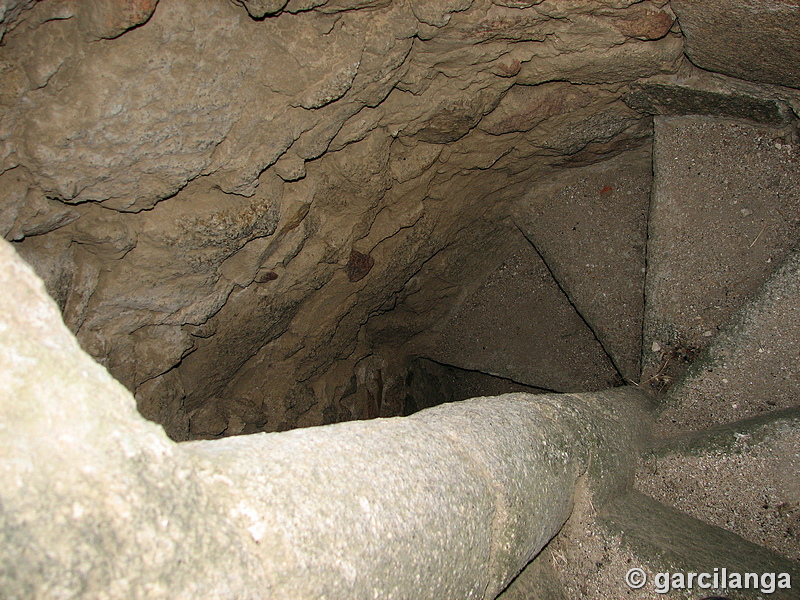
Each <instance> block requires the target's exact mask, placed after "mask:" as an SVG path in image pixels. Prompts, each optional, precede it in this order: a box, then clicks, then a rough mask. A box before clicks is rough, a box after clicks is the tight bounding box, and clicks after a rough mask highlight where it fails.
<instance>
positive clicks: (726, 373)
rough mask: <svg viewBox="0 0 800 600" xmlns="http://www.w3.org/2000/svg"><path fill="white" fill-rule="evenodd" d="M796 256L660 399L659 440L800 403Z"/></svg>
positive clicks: (799, 260)
mask: <svg viewBox="0 0 800 600" xmlns="http://www.w3.org/2000/svg"><path fill="white" fill-rule="evenodd" d="M798 340H800V251H797V250H796V251H793V252H791V253H790V254H789V256H788V257H787V258H786V260H785V261H784V263H783V264H782V265H781V266H780V267H779V268H778V269H777V270H776V271H775V273H774V274H773V275H772V277H770V279H769V281H767V283H766V284H765V285H764V286H763V287H762V289H761V290H760V291H759V292H758V293H757V294H756V295H754V296H753V298H752V299H751V300H750V301H748V302H747V304H746V305H745V306H743V307H742V309H741V310H740V311H739V312H738V313H737V314H736V315H735V317H734V318H733V319H732V320H731V322H730V323H729V324H728V325H727V326H726V327H725V328H724V329H723V330H722V331H721V332H720V333H719V334H718V335H717V336H716V338H715V339H714V342H713V344H712V345H711V346H710V347H709V348H708V349H707V351H706V352H704V353H703V354H702V356H701V357H700V358H699V359H698V360H697V361H696V363H695V364H694V365H692V367H691V369H690V370H689V371H687V372H686V374H685V376H684V377H683V378H682V379H681V380H679V381H678V382H677V383H676V384H675V385H674V386H673V387H672V388H671V389H670V390H669V392H668V394H667V395H666V396H665V398H664V399H663V402H664V406H665V407H666V408H665V409H664V410H663V412H662V414H661V415H660V416H659V418H658V421H657V430H658V431H659V432H660V433H661V434H662V435H673V434H676V433H680V432H683V431H697V430H700V429H704V428H706V427H710V426H713V425H716V424H719V423H731V422H734V421H737V420H740V419H743V418H747V417H750V416H754V415H757V414H760V413H763V412H769V411H772V410H779V409H782V408H789V407H792V406H797V405H798V404H800V364H799V363H798V358H800V354H799V352H800V345H799V343H798Z"/></svg>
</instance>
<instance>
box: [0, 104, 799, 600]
mask: <svg viewBox="0 0 800 600" xmlns="http://www.w3.org/2000/svg"><path fill="white" fill-rule="evenodd" d="M791 136H792V132H791V130H790V129H783V128H776V127H772V126H764V125H763V124H757V123H753V122H747V121H742V120H733V119H724V118H718V117H707V116H692V115H684V116H669V117H657V118H656V119H655V129H654V144H653V150H652V163H648V162H644V163H643V162H642V161H641V154H637V153H641V152H645V153H649V152H650V150H649V149H647V148H645V149H640V150H637V151H636V152H635V153H633V154H622V155H620V156H619V157H617V158H616V159H613V160H611V161H608V162H606V163H601V164H599V165H594V166H593V167H591V168H590V169H589V170H582V171H580V172H579V173H578V174H577V175H575V176H574V177H573V180H572V181H571V182H568V183H567V184H565V183H564V182H563V181H559V182H554V184H553V188H552V190H551V192H548V193H554V194H555V193H560V194H564V195H565V198H564V203H563V206H564V207H566V208H565V210H564V213H563V215H562V216H563V226H564V227H566V228H567V229H568V231H574V232H575V233H576V234H577V233H578V232H580V231H584V232H585V235H587V236H589V237H590V238H591V237H592V236H594V238H595V239H594V243H593V244H592V245H583V246H580V245H570V244H567V245H566V246H565V250H564V252H563V253H561V251H559V250H558V249H557V248H556V247H555V246H553V245H552V239H550V238H548V237H547V235H546V234H548V233H551V234H553V236H554V237H556V238H557V237H558V236H559V235H563V234H562V232H560V231H559V227H560V226H561V225H559V223H558V221H551V227H550V230H548V231H536V230H535V229H534V228H533V226H532V223H535V222H536V220H535V219H534V220H533V221H531V222H529V223H527V224H526V222H525V221H524V216H525V214H526V213H527V214H531V213H533V214H535V211H536V210H537V209H536V201H535V198H528V199H526V201H525V203H523V204H522V205H521V206H522V209H520V211H519V212H518V213H517V215H516V223H517V226H518V227H519V229H520V230H521V231H522V232H523V234H524V235H523V236H522V237H521V239H520V246H519V250H518V252H517V253H516V254H514V255H513V256H512V257H511V258H510V259H508V260H507V261H506V263H505V264H504V265H503V266H501V267H500V268H499V269H497V270H496V271H495V272H494V273H492V274H491V275H490V276H489V278H488V279H487V280H486V281H485V282H484V284H483V285H482V286H480V287H479V288H478V289H477V291H476V292H475V293H474V294H473V295H472V296H471V297H470V298H468V299H467V300H466V301H465V302H464V303H462V305H461V307H460V309H458V311H456V313H455V314H454V315H453V317H452V318H451V319H450V321H449V322H448V323H447V324H446V325H445V326H444V327H443V328H442V331H441V337H440V342H439V345H438V346H437V348H436V349H435V350H434V351H432V352H431V353H430V358H431V359H433V360H429V361H428V363H429V364H428V367H427V368H428V369H429V372H428V375H427V376H426V377H428V380H429V381H430V380H431V379H434V380H435V379H436V377H437V371H436V369H437V368H438V369H440V371H438V376H439V377H441V376H442V375H441V373H442V370H443V371H444V372H445V373H450V374H452V371H453V370H454V369H458V370H459V371H464V372H467V373H472V375H473V376H474V375H476V374H477V375H478V376H479V377H477V378H475V377H473V378H472V380H471V381H472V383H471V384H470V385H469V386H467V388H462V390H461V391H460V393H461V394H464V393H466V395H468V396H475V395H481V390H483V392H485V393H487V394H488V393H489V392H491V393H492V394H496V393H500V392H506V391H508V392H513V391H527V392H533V394H519V393H517V394H510V395H500V396H497V397H495V398H485V397H484V398H476V399H474V400H468V401H466V402H463V403H455V404H443V405H442V406H438V407H435V408H431V409H429V410H422V411H419V412H418V413H416V414H413V415H411V416H409V417H407V418H403V419H388V420H387V419H375V420H369V421H360V422H351V423H342V424H338V425H332V426H327V427H318V428H309V429H302V430H297V431H292V432H285V433H273V434H260V435H250V436H239V437H230V438H226V439H219V440H208V441H195V442H189V443H185V444H180V445H179V444H174V443H173V442H171V441H170V440H168V439H167V438H166V436H165V435H164V434H163V431H162V430H161V429H160V428H158V427H156V426H155V425H153V424H152V423H148V422H146V421H144V420H143V419H141V418H140V417H139V416H138V415H137V414H136V409H135V401H134V399H133V398H132V396H131V395H130V394H129V393H128V392H127V391H126V390H124V389H123V388H122V387H121V386H120V385H119V384H118V383H117V382H115V381H114V380H112V379H111V378H110V377H109V375H108V374H107V373H106V372H105V371H104V370H103V369H102V368H101V367H99V366H98V365H97V364H96V363H93V362H92V361H91V359H90V358H89V357H88V356H87V355H85V354H84V353H82V352H81V351H80V350H79V348H78V345H77V343H76V341H75V339H74V338H73V337H72V336H71V335H70V334H69V332H68V331H67V330H66V329H65V328H64V326H63V323H61V322H60V316H59V314H58V312H57V308H56V306H55V305H54V304H53V303H52V301H50V300H48V299H47V298H46V294H45V292H44V289H43V287H42V285H41V282H38V281H36V280H35V278H34V275H33V273H32V272H31V271H30V269H29V268H28V267H26V266H24V265H23V264H22V262H21V261H19V259H18V258H16V257H15V256H14V253H13V251H12V250H11V249H10V247H9V246H7V245H4V246H3V248H2V252H3V254H4V259H3V265H4V266H3V271H2V272H1V273H0V275H2V283H3V285H4V286H5V289H7V290H9V294H8V295H4V296H3V298H2V301H3V315H4V321H3V337H2V338H0V340H1V341H2V343H3V345H2V346H0V359H2V366H3V371H4V372H5V373H7V374H8V376H7V377H5V378H4V379H3V381H2V386H3V387H2V388H0V391H2V392H3V393H2V395H0V397H1V398H2V399H3V402H2V403H0V408H2V412H0V417H1V418H0V434H1V435H2V436H3V446H2V448H3V449H2V452H3V455H2V457H3V460H2V461H0V466H2V468H3V469H4V474H3V477H4V480H5V481H6V482H7V485H6V486H5V488H4V489H3V491H2V494H3V495H2V496H0V498H2V502H3V505H2V509H3V510H2V511H0V517H2V521H0V525H2V527H0V533H2V536H3V544H2V545H1V546H0V547H2V550H0V587H2V588H3V589H4V590H8V591H7V594H8V596H7V597H9V598H28V597H61V596H64V597H96V594H98V593H100V592H99V590H104V591H103V593H104V594H106V596H107V597H112V598H128V597H142V598H167V597H182V598H184V597H185V598H197V597H206V598H233V597H236V598H267V597H269V598H277V597H280V598H312V597H330V598H356V597H357V598H362V597H363V598H389V597H396V598H431V597H436V598H461V597H465V598H466V597H469V598H493V597H500V598H503V599H504V600H514V599H523V598H524V599H528V600H534V599H536V600H561V599H567V598H575V597H579V598H589V599H600V598H642V599H644V598H654V597H669V598H705V597H711V596H713V595H717V596H723V597H726V598H732V599H736V598H786V599H791V598H796V597H797V589H798V588H797V586H798V582H800V568H798V558H800V545H799V544H798V521H799V520H800V504H799V503H800V452H799V450H798V449H800V408H799V407H798V402H797V398H798V391H799V390H800V371H798V367H797V365H798V340H799V339H800V319H798V316H800V315H798V313H800V253H798V250H797V249H796V244H797V241H798V235H797V227H798V219H797V216H798V215H800V210H799V207H798V195H797V192H796V190H797V189H798V183H800V182H798V169H796V165H797V152H796V146H795V141H794V140H793V138H792V137H791ZM648 156H649V155H648ZM643 164H644V165H645V167H643ZM650 164H652V176H653V185H652V194H651V186H650V185H649V184H648V183H647V182H648V181H649V175H650V167H649V165H650ZM637 169H639V170H638V171H637ZM582 186H584V187H582ZM720 186H723V189H722V190H721V189H720ZM553 190H554V191H553ZM581 190H583V191H581ZM586 190H593V193H587V192H586ZM567 199H572V200H574V203H573V204H572V208H573V209H574V210H573V212H572V213H570V211H569V209H570V206H571V205H570V202H568V201H567ZM617 200H619V202H617ZM587 202H588V203H589V205H588V206H587V204H586V203H587ZM648 205H649V206H648ZM624 206H627V207H628V208H627V209H623V208H622V207H624ZM601 207H605V210H600V208H601ZM631 207H632V208H631ZM643 207H644V212H643ZM625 210H631V211H633V212H631V213H627V215H626V213H625ZM617 211H620V212H617ZM604 220H605V222H606V224H607V225H608V226H606V227H594V228H592V227H586V228H585V227H584V226H585V225H592V224H599V223H602V222H603V221H604ZM614 225H616V226H614ZM643 225H644V227H643ZM598 235H599V236H606V237H605V241H602V240H600V241H598V240H597V236H598ZM644 242H646V249H645V246H644V244H643V243H644ZM548 244H550V245H548ZM626 248H627V251H626V250H625V249H626ZM534 250H535V251H534ZM645 250H646V255H645V254H644V253H645ZM634 251H636V252H638V253H639V254H638V255H637V254H636V252H634ZM587 255H589V256H590V257H591V259H590V260H588V261H587V258H586V256H587ZM637 256H639V258H638V259H637ZM575 257H580V259H579V260H575ZM603 257H605V260H603ZM645 259H646V272H645V271H643V264H645ZM537 261H539V262H537ZM587 269H588V270H589V271H590V273H595V274H596V275H597V276H589V277H587V276H586V270H587ZM631 273H638V274H639V278H638V281H639V283H638V284H635V285H634V284H631V285H629V287H627V288H626V287H622V286H620V285H619V280H620V278H622V279H623V280H625V281H628V282H630V281H631V278H630V277H628V276H629V275H630V274H631ZM600 275H602V276H600ZM626 278H627V279H626ZM532 290H533V291H538V296H537V298H538V301H537V302H535V303H533V305H532V308H531V309H530V311H528V312H524V311H523V310H527V309H525V305H524V302H525V301H526V300H527V299H529V297H530V296H531V292H532ZM637 290H638V291H637ZM548 294H550V295H549V296H548ZM614 294H617V296H616V297H614V296H613V295H614ZM637 295H638V298H639V300H638V301H639V304H638V305H636V303H635V302H636V298H637ZM609 297H612V299H611V300H608V298H609ZM498 299H501V300H502V299H504V301H500V300H498ZM626 299H627V300H626ZM537 307H538V308H537ZM541 307H546V308H547V311H548V313H547V314H549V315H550V317H551V318H550V319H549V320H547V321H541V320H540V318H539V315H537V314H536V312H535V311H536V310H539V309H540V308H541ZM504 311H508V312H506V313H504ZM637 314H638V315H639V316H638V317H637ZM553 315H556V316H558V318H553ZM598 315H600V317H598ZM476 316H477V318H476ZM601 317H602V318H601ZM614 317H618V318H614ZM598 318H600V320H597V319H598ZM500 323H504V324H505V325H510V327H511V328H510V329H502V328H501V329H497V327H496V326H497V324H500ZM536 327H538V328H540V329H539V332H538V334H537V332H536V330H535V328H536ZM481 328H483V330H482V331H483V334H486V333H487V332H490V333H491V334H492V335H493V336H494V337H492V338H486V339H484V340H481V338H480V335H482V333H481ZM581 328H583V329H581ZM581 331H582V333H581ZM632 331H634V332H636V333H635V335H632V333H631V332H632ZM466 337H471V339H472V344H471V345H470V347H471V348H476V349H477V350H476V351H475V352H474V353H469V354H467V355H464V354H460V353H459V352H458V349H459V348H462V347H464V344H463V343H461V342H460V340H463V339H466ZM481 341H483V342H485V344H481V343H476V342H481ZM526 344H528V346H526ZM531 344H533V345H534V346H533V347H532V346H531ZM537 344H538V345H537ZM559 344H561V346H560V347H559ZM564 347H567V348H571V349H572V353H571V354H566V355H561V354H559V352H560V351H561V350H560V348H564ZM481 349H485V353H482V352H481V351H480V350H481ZM576 349H577V351H575V350H576ZM640 349H643V351H642V352H641V357H642V358H641V361H640V359H639V352H640ZM538 357H542V358H541V359H539V358H538ZM502 359H504V360H502ZM468 360H472V361H475V362H473V363H469V362H467V361H468ZM448 365H449V366H448ZM448 369H449V371H448ZM526 369H527V370H526ZM640 369H641V373H642V375H641V377H639V376H638V373H639V370H640ZM476 371H481V372H480V373H476ZM431 373H433V374H431ZM462 375H463V373H462ZM498 375H499V376H502V377H498ZM543 377H547V378H549V379H543ZM467 379H469V378H467ZM519 381H524V382H525V383H526V384H527V385H520V384H519V383H517V382H519ZM440 383H441V382H440ZM626 383H627V385H625V384H626ZM442 386H443V387H446V386H445V385H444V384H442ZM608 388H611V389H608ZM465 389H466V391H465ZM577 391H582V392H583V393H580V394H576V393H575V392H577ZM542 392H544V393H542ZM553 392H558V393H553ZM455 395H456V396H457V394H455ZM20 406H25V411H24V413H23V412H20V410H19V407H20ZM412 408H414V407H412ZM416 408H419V406H417V407H416ZM11 424H13V427H10V426H9V425H11ZM76 432H79V435H76ZM31 490H33V491H34V492H35V493H33V494H32V493H31ZM531 559H532V560H531ZM526 564H527V566H525V565H526ZM523 567H524V568H523ZM632 569H641V570H642V572H643V573H644V574H645V575H646V576H647V577H648V580H647V581H646V582H644V584H643V586H642V587H638V588H637V587H631V586H629V585H626V583H625V582H626V576H627V577H629V576H630V575H629V573H631V572H632ZM520 570H521V572H520ZM635 573H639V572H638V571H636V572H635ZM691 573H694V574H700V573H708V574H709V576H707V577H706V578H705V579H698V576H697V575H694V578H693V579H688V578H689V577H690V575H689V574H691ZM734 573H736V574H740V575H741V576H742V577H743V579H741V580H737V579H731V577H732V574H734ZM667 574H669V575H667ZM675 574H678V579H675V578H674V577H675ZM747 574H755V575H754V576H751V577H757V582H754V581H753V580H752V578H751V579H749V580H748V579H747ZM715 576H716V577H718V578H719V582H715V580H714V579H713V577H715ZM665 577H666V578H667V579H665ZM681 577H683V578H681ZM720 582H727V584H728V585H727V586H726V585H725V583H720ZM634 583H636V581H634ZM701 583H702V585H701ZM509 584H510V585H509ZM787 584H790V585H791V588H787V587H786V585H787Z"/></svg>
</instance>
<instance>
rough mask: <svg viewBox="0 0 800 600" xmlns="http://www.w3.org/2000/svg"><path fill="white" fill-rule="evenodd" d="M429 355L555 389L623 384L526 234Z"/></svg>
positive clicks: (450, 324) (473, 295)
mask: <svg viewBox="0 0 800 600" xmlns="http://www.w3.org/2000/svg"><path fill="white" fill-rule="evenodd" d="M429 358H431V359H433V360H435V361H437V362H439V363H443V364H447V365H453V366H456V367H459V368H462V369H470V370H475V371H481V372H483V373H488V374H491V375H496V376H498V377H504V378H506V379H511V380H513V381H516V382H519V383H524V384H527V385H530V386H534V387H538V388H543V389H547V390H551V391H558V392H577V391H593V390H600V389H605V388H608V387H613V386H617V385H621V384H622V380H621V378H620V376H619V374H618V373H617V371H616V370H615V369H614V366H613V365H612V363H611V361H610V360H609V358H608V355H607V354H606V353H605V351H604V350H603V347H602V346H601V345H600V343H599V342H598V341H597V339H596V338H595V337H594V334H593V333H592V331H591V330H590V329H589V327H588V326H587V325H586V323H585V322H584V321H583V319H582V318H581V316H580V315H579V314H578V313H577V311H576V310H575V308H574V307H573V306H572V304H570V302H569V299H568V298H567V297H566V295H565V294H564V292H563V291H562V290H561V289H560V288H559V287H558V284H557V283H556V281H555V280H554V279H553V276H552V275H551V274H550V272H549V271H548V269H547V266H546V265H545V264H544V261H543V260H542V258H541V257H540V256H539V254H538V253H537V252H536V250H535V249H534V248H533V247H532V246H531V245H530V243H529V242H527V241H526V240H525V239H524V238H522V236H520V240H519V243H518V245H517V246H516V250H514V251H512V255H511V256H510V258H508V259H507V260H506V261H505V262H504V263H503V265H502V266H500V268H498V269H497V270H496V271H495V272H493V273H491V274H490V275H489V277H488V278H487V279H486V281H484V283H483V284H482V285H481V286H480V288H478V290H477V291H476V292H475V293H474V294H472V295H471V296H470V297H469V298H467V299H466V300H465V302H464V303H463V304H462V306H461V307H460V308H459V310H458V311H457V312H456V314H455V315H454V316H453V317H452V318H451V319H450V321H449V322H448V323H447V324H446V325H445V326H444V327H443V329H442V333H441V337H440V339H439V342H438V344H437V346H436V348H435V349H434V351H433V352H432V353H431V355H430V357H429Z"/></svg>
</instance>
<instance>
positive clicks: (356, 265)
mask: <svg viewBox="0 0 800 600" xmlns="http://www.w3.org/2000/svg"><path fill="white" fill-rule="evenodd" d="M374 265H375V259H374V258H372V257H371V256H370V255H369V254H364V253H363V252H359V251H358V250H353V251H352V252H350V258H349V259H348V261H347V266H345V268H344V270H345V272H346V273H347V278H348V279H349V280H350V281H358V280H359V279H364V277H366V276H367V273H369V271H370V269H371V268H372V267H373V266H374Z"/></svg>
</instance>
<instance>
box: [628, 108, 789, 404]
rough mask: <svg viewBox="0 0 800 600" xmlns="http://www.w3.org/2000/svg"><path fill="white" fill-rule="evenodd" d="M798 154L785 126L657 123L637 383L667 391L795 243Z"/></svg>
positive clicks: (700, 120)
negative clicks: (640, 372)
mask: <svg viewBox="0 0 800 600" xmlns="http://www.w3.org/2000/svg"><path fill="white" fill-rule="evenodd" d="M798 160H800V152H798V148H797V147H796V145H793V144H792V134H791V131H789V130H787V129H786V128H785V127H780V126H768V125H764V124H760V125H759V124H755V123H752V122H747V121H743V120H736V119H722V118H714V117H708V116H696V115H695V116H671V117H666V116H658V117H656V118H655V137H654V154H653V169H654V181H653V194H652V206H651V210H650V222H649V240H648V249H647V268H648V272H647V282H646V300H645V317H644V334H643V351H644V353H643V359H642V362H643V380H644V381H647V382H648V383H649V384H651V385H652V386H653V387H655V388H656V390H662V389H664V388H665V387H666V386H667V385H668V384H669V383H671V382H672V381H674V380H675V378H676V377H677V376H678V375H679V374H680V373H681V372H682V370H683V369H684V368H685V367H686V365H687V364H688V363H690V362H691V361H692V360H693V359H694V358H695V357H696V356H697V354H698V353H699V352H700V351H701V350H702V349H703V348H705V347H706V346H707V345H708V343H709V342H710V341H711V339H712V338H713V337H714V336H715V335H716V333H717V331H718V330H719V329H720V328H721V327H722V326H723V325H724V324H725V323H726V322H727V320H728V319H729V318H730V317H731V316H732V315H733V314H734V313H735V311H736V310H737V309H738V308H739V307H740V306H741V305H742V304H743V302H744V301H745V300H746V299H747V298H748V297H750V296H751V295H752V294H753V293H754V292H756V291H757V290H758V289H759V287H760V286H761V285H762V284H763V283H764V281H765V280H766V279H767V277H768V276H769V274H770V273H771V271H772V270H773V268H774V267H775V266H776V265H777V264H779V263H780V262H781V261H782V260H783V258H784V257H785V256H786V254H787V253H788V252H789V250H790V249H791V248H793V247H794V246H795V245H796V243H797V241H798V238H800V228H799V227H798V226H799V225H800V192H798V190H800V169H798Z"/></svg>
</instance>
